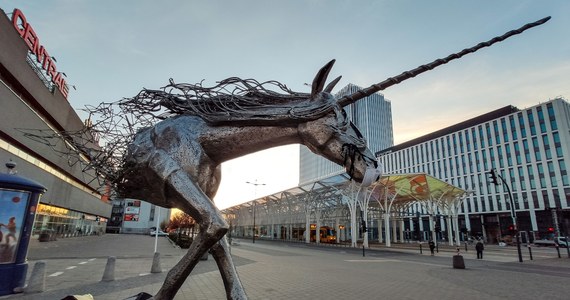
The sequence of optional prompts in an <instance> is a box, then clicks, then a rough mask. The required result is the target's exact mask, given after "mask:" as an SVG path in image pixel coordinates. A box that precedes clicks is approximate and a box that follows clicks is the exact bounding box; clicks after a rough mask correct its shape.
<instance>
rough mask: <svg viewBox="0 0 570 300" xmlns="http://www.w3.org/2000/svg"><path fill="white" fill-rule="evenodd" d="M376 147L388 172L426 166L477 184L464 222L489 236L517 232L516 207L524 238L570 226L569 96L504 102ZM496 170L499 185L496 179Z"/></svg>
mask: <svg viewBox="0 0 570 300" xmlns="http://www.w3.org/2000/svg"><path fill="white" fill-rule="evenodd" d="M376 155H377V157H378V160H379V161H380V162H382V163H383V164H384V166H385V172H386V173H388V174H395V173H400V174H401V173H416V172H425V173H427V174H430V175H432V176H434V177H436V178H439V179H441V180H444V181H446V182H448V183H450V184H452V185H455V186H458V187H460V188H463V189H465V190H469V191H471V194H470V196H468V197H467V198H466V199H465V200H464V201H463V202H462V206H461V208H460V216H461V217H460V220H459V222H460V223H461V224H460V227H462V228H464V229H466V230H468V231H469V232H470V234H472V235H474V236H484V237H486V239H487V240H488V242H497V241H499V240H500V239H502V238H503V237H504V236H505V235H509V234H512V229H513V228H514V227H515V226H514V225H515V224H513V223H514V222H513V219H512V215H511V211H514V212H515V214H516V221H517V225H518V229H519V230H520V231H521V234H522V238H523V241H525V240H526V238H529V239H530V240H533V239H534V238H545V237H546V238H548V237H552V236H553V235H555V234H562V235H564V234H569V231H568V228H569V227H570V224H569V222H570V180H569V177H568V167H569V164H570V104H569V103H568V101H567V100H564V99H555V100H551V101H548V102H545V103H541V104H539V105H536V106H534V107H530V108H526V109H518V108H516V107H513V106H506V107H503V108H500V109H497V110H495V111H492V112H489V113H487V114H484V115H481V116H478V117H475V118H473V119H470V120H467V121H464V122H462V123H459V124H456V125H453V126H450V127H447V128H445V129H442V130H439V131H436V132H433V133H431V134H428V135H425V136H422V137H419V138H417V139H414V140H411V141H408V142H405V143H402V144H399V145H396V146H394V147H391V148H388V149H384V150H382V151H379V152H377V154H376ZM491 170H495V171H496V174H497V182H498V183H499V185H495V184H493V183H491V179H490V175H489V173H488V172H490V171H491ZM503 180H504V182H503ZM509 191H510V193H509ZM511 199H512V203H513V204H514V207H512V206H511ZM412 209H413V208H412ZM413 213H415V212H412V214H413Z"/></svg>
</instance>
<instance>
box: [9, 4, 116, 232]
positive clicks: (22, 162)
mask: <svg viewBox="0 0 570 300" xmlns="http://www.w3.org/2000/svg"><path fill="white" fill-rule="evenodd" d="M0 12H1V13H0V107H1V108H0V166H2V167H3V166H4V164H5V163H6V162H8V161H12V162H14V163H16V164H17V166H16V168H15V170H16V171H17V172H18V175H20V176H23V177H26V178H29V179H32V180H34V181H37V182H38V183H40V184H42V185H43V186H45V187H46V188H47V192H46V193H45V194H44V195H43V196H42V197H41V198H40V204H39V206H38V207H37V208H36V213H37V214H36V222H35V227H34V232H33V234H37V233H38V232H39V231H40V230H50V231H51V230H53V231H55V232H56V233H57V234H58V235H59V236H60V237H64V236H71V235H77V234H93V233H100V232H104V230H105V227H106V224H107V219H108V218H109V216H110V215H111V203H110V202H109V201H108V200H107V199H106V197H103V196H102V195H101V194H100V193H99V192H98V191H97V188H98V187H99V184H98V182H97V181H92V179H94V178H96V176H94V175H93V174H89V173H88V172H87V173H86V172H85V171H84V170H83V169H82V165H81V163H78V162H77V161H75V162H74V161H73V159H70V157H68V156H65V155H61V154H58V152H60V153H62V152H65V151H66V147H65V143H64V142H63V140H60V141H62V142H60V143H58V144H57V145H55V144H54V145H51V146H50V145H47V144H46V143H42V142H39V141H38V140H37V139H33V138H31V137H30V136H26V135H25V133H24V132H26V130H27V132H28V133H29V132H30V130H31V132H35V131H37V132H42V134H47V135H54V136H56V135H57V134H56V133H57V132H62V131H76V130H79V129H82V128H83V122H82V121H81V119H80V118H79V116H78V115H77V114H76V112H75V111H74V110H73V108H72V107H71V105H70V104H69V102H68V101H67V94H68V91H69V89H68V88H69V87H68V85H67V83H66V80H65V78H66V77H65V76H66V75H64V73H63V72H61V71H60V70H58V69H57V66H56V64H57V62H56V60H55V59H54V58H53V55H57V53H52V52H50V53H49V54H48V51H50V49H45V48H44V46H43V45H42V44H41V42H42V39H41V37H38V36H37V34H36V33H35V31H34V26H35V25H34V24H33V20H27V19H26V17H25V16H24V13H23V12H22V11H20V10H17V9H16V10H14V11H13V12H11V14H10V18H9V17H8V16H7V15H6V13H5V12H4V11H2V10H0ZM61 59H64V58H61ZM91 138H92V137H91ZM93 146H94V147H96V143H94V144H93ZM0 172H4V170H3V169H2V170H0ZM9 205H10V202H9V201H1V202H0V211H1V212H2V213H4V212H6V211H8V210H9V209H10V208H9V207H8V206H9ZM1 216H2V217H6V216H5V215H4V214H2V215H1ZM7 221H8V220H3V219H0V223H7ZM3 230H4V229H3Z"/></svg>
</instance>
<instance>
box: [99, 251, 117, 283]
mask: <svg viewBox="0 0 570 300" xmlns="http://www.w3.org/2000/svg"><path fill="white" fill-rule="evenodd" d="M116 260H117V258H116V257H115V256H109V258H108V259H107V265H105V271H104V272H103V278H102V279H101V281H114V280H115V261H116Z"/></svg>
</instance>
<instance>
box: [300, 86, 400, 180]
mask: <svg viewBox="0 0 570 300" xmlns="http://www.w3.org/2000/svg"><path fill="white" fill-rule="evenodd" d="M360 89H362V88H360V87H358V86H356V85H354V84H348V85H347V86H345V87H344V88H342V89H341V90H340V91H339V92H338V93H337V94H336V95H335V97H337V98H339V97H342V96H345V95H349V94H352V93H354V92H356V91H357V90H360ZM345 110H346V112H347V114H348V116H349V119H350V120H351V121H352V122H353V123H354V124H355V125H356V127H358V128H359V129H360V131H361V133H362V135H363V136H364V137H365V138H366V140H367V142H368V148H370V149H371V150H372V151H373V152H376V151H380V150H382V149H385V148H388V147H391V146H393V145H394V134H393V128H392V105H391V103H390V101H388V100H386V99H384V95H382V94H380V93H375V94H373V95H370V96H368V97H366V98H364V99H362V100H359V101H357V102H356V103H354V104H351V105H350V106H348V107H346V108H345ZM299 163H300V166H299V185H304V184H307V183H310V182H313V181H316V180H321V179H324V178H328V177H330V176H333V175H337V174H341V173H344V168H343V167H342V166H339V165H337V164H335V163H333V162H331V161H329V160H327V159H325V158H323V157H321V156H318V155H316V154H314V153H313V152H311V151H310V150H309V149H308V148H307V147H305V146H301V150H300V158H299Z"/></svg>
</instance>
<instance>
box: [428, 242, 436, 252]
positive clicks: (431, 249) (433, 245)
mask: <svg viewBox="0 0 570 300" xmlns="http://www.w3.org/2000/svg"><path fill="white" fill-rule="evenodd" d="M434 250H435V243H434V242H433V240H429V251H431V256H433V251H434Z"/></svg>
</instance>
